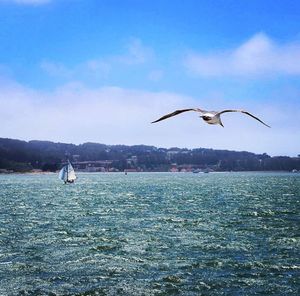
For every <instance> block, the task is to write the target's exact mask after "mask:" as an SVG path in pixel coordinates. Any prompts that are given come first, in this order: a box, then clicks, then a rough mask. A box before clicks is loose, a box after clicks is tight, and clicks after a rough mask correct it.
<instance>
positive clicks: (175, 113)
mask: <svg viewBox="0 0 300 296" xmlns="http://www.w3.org/2000/svg"><path fill="white" fill-rule="evenodd" d="M187 111H196V112H202V110H200V109H195V108H190V109H181V110H176V111H174V112H172V113H169V114H166V115H164V116H162V117H160V118H159V119H157V120H155V121H152V122H151V123H156V122H159V121H161V120H165V119H167V118H170V117H172V116H175V115H178V114H180V113H183V112H187Z"/></svg>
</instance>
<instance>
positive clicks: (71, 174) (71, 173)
mask: <svg viewBox="0 0 300 296" xmlns="http://www.w3.org/2000/svg"><path fill="white" fill-rule="evenodd" d="M67 180H68V181H71V182H72V181H74V180H76V175H75V171H74V169H73V167H72V165H71V163H70V162H69V163H68V179H67Z"/></svg>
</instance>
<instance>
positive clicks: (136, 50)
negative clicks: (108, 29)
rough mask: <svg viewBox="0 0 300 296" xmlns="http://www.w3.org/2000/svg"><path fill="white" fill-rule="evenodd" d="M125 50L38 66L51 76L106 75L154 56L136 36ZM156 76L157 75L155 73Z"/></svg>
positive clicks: (144, 62)
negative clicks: (68, 64) (123, 51)
mask: <svg viewBox="0 0 300 296" xmlns="http://www.w3.org/2000/svg"><path fill="white" fill-rule="evenodd" d="M125 48H126V52H125V53H124V54H120V55H111V56H103V57H99V58H94V59H89V60H86V61H83V62H82V63H79V64H77V65H73V66H66V65H64V64H62V63H58V62H55V61H47V60H45V61H42V62H41V64H40V67H41V69H42V70H43V71H45V72H46V73H47V74H49V75H51V76H57V77H64V78H69V79H72V78H75V77H76V78H78V77H80V76H82V75H102V76H107V75H109V74H110V73H111V72H112V71H114V70H115V69H116V70H119V69H120V67H133V66H139V65H143V64H146V63H148V62H150V61H151V60H152V59H153V57H154V51H153V50H152V49H151V48H150V47H147V46H145V45H143V43H142V41H141V40H140V39H137V38H131V39H130V40H129V42H128V43H127V45H126V47H125ZM156 76H157V75H156Z"/></svg>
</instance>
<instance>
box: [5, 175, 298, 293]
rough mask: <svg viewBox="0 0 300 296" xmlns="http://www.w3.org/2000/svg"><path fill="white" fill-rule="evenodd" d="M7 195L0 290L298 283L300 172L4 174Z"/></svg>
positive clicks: (161, 289) (203, 288)
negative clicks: (71, 177) (67, 180)
mask: <svg viewBox="0 0 300 296" xmlns="http://www.w3.org/2000/svg"><path fill="white" fill-rule="evenodd" d="M0 206H1V207H0V295H297V294H298V293H299V289H300V283H299V276H300V231H299V225H300V218H299V214H300V213H299V209H300V175H298V174H284V173H280V174H279V173H273V174H272V173H210V174H189V173H186V174H184V173H180V174H174V173H173V174H168V173H140V174H138V173H136V174H134V173H133V174H130V173H129V174H128V175H127V176H125V175H124V174H116V173H114V174H91V173H90V174H79V179H78V181H77V182H76V184H73V185H63V184H61V182H60V181H59V180H58V179H57V175H54V174H53V175H0ZM298 295H299V294H298Z"/></svg>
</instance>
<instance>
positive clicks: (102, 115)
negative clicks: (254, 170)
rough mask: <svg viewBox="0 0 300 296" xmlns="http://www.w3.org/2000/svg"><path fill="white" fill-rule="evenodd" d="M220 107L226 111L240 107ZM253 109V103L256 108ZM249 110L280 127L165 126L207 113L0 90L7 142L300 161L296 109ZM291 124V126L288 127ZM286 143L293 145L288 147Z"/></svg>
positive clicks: (170, 105)
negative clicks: (198, 150) (210, 151)
mask: <svg viewBox="0 0 300 296" xmlns="http://www.w3.org/2000/svg"><path fill="white" fill-rule="evenodd" d="M226 104H228V103H225V102H224V101H223V102H219V103H218V104H216V106H218V107H219V108H221V107H222V108H228V107H236V106H232V105H226ZM249 104H250V103H249ZM249 104H248V105H246V103H245V104H244V105H243V107H244V108H245V109H248V110H249V111H251V112H252V113H254V114H255V115H257V116H259V117H260V118H262V119H263V120H264V121H265V122H267V123H268V124H270V125H271V126H272V128H271V129H268V128H266V127H264V126H263V125H260V124H259V123H258V122H256V121H255V120H253V119H251V118H250V117H247V116H243V115H241V114H230V115H229V114H226V115H224V118H223V123H224V125H225V128H221V127H220V126H210V125H207V124H205V123H204V122H202V120H201V119H199V118H198V116H197V114H195V113H194V112H190V113H186V114H182V115H179V116H178V117H176V118H171V119H169V120H166V121H164V122H161V123H158V124H150V122H151V121H153V120H155V119H157V118H158V117H160V116H162V115H164V114H166V113H168V112H172V111H174V110H176V109H180V108H188V107H197V106H204V105H205V107H207V108H209V109H210V108H212V109H213V108H214V107H215V106H211V105H210V106H208V105H207V104H203V102H202V103H201V102H199V101H198V100H195V99H194V98H192V97H189V96H184V95H180V94H176V93H169V92H150V91H142V90H133V89H125V88H119V87H102V88H90V87H86V86H85V85H82V84H78V83H69V84H66V85H63V86H61V87H59V88H57V89H55V90H53V91H40V90H35V89H30V88H28V87H24V86H22V85H19V84H16V83H13V82H10V83H8V81H5V83H1V82H0V105H1V106H5V108H0V118H1V125H0V135H1V137H9V138H20V139H26V140H29V139H42V140H52V141H60V142H73V143H82V142H86V141H93V142H100V143H107V144H149V145H156V146H160V147H172V146H178V147H189V148H190V147H207V148H218V149H234V150H248V151H254V152H267V153H271V154H280V153H281V154H291V155H295V154H296V152H295V151H298V150H299V145H300V143H299V139H300V134H299V133H300V127H299V124H298V122H296V123H295V122H290V118H289V117H290V114H291V112H293V116H294V117H295V118H297V117H299V116H300V111H299V110H293V108H294V107H293V106H277V105H276V104H275V103H274V104H273V105H272V106H271V107H270V106H268V105H263V104H262V103H259V104H254V103H251V104H250V105H249ZM283 123H284V126H283ZM286 143H289V145H287V144H286Z"/></svg>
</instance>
